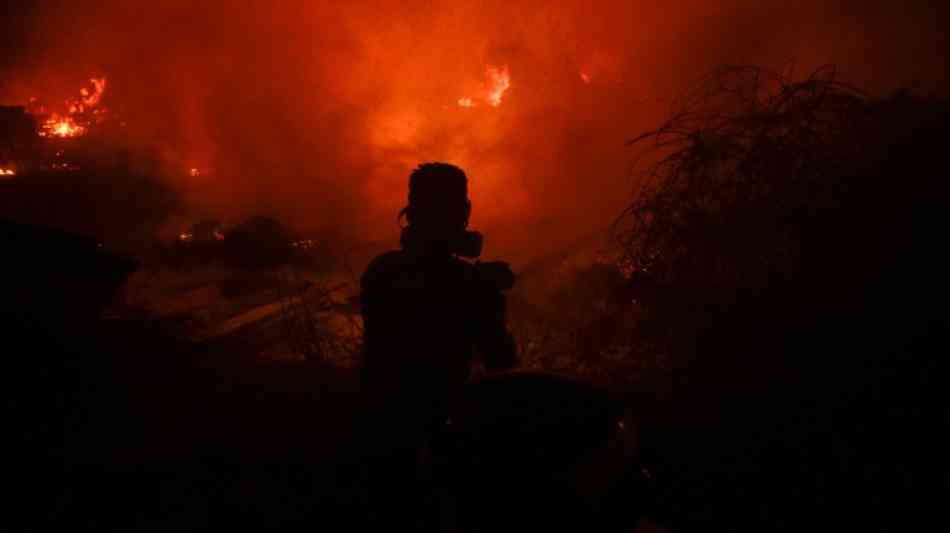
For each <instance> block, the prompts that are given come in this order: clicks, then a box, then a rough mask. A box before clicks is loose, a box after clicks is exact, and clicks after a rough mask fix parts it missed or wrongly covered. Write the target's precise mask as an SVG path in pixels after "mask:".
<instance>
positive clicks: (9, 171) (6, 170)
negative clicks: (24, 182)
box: [0, 168, 16, 176]
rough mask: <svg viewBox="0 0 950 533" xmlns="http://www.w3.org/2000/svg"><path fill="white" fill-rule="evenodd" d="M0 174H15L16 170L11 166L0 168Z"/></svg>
mask: <svg viewBox="0 0 950 533" xmlns="http://www.w3.org/2000/svg"><path fill="white" fill-rule="evenodd" d="M0 176H16V171H15V170H13V169H12V168H0Z"/></svg>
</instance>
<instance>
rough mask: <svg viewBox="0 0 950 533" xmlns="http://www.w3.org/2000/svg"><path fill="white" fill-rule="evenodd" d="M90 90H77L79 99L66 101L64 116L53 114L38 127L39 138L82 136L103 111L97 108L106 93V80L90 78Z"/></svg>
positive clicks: (33, 100)
mask: <svg viewBox="0 0 950 533" xmlns="http://www.w3.org/2000/svg"><path fill="white" fill-rule="evenodd" d="M89 81H90V83H92V89H91V90H90V89H89V88H87V87H83V88H82V89H80V90H79V97H78V98H72V99H70V100H67V101H66V109H67V110H68V111H67V113H66V114H65V115H60V114H59V113H53V114H51V115H50V116H49V118H48V119H46V121H44V122H43V124H42V126H41V127H40V136H41V137H59V138H61V139H70V138H74V137H80V136H82V135H84V134H85V133H86V132H87V131H88V129H89V126H90V125H91V124H92V123H93V121H94V120H95V118H96V117H98V116H100V115H101V113H103V112H104V111H105V110H103V109H100V108H99V107H98V106H99V104H100V102H101V101H102V96H103V94H105V92H106V87H107V81H106V78H92V79H90V80H89ZM30 101H31V104H34V105H35V103H36V99H35V98H34V99H31V100H30Z"/></svg>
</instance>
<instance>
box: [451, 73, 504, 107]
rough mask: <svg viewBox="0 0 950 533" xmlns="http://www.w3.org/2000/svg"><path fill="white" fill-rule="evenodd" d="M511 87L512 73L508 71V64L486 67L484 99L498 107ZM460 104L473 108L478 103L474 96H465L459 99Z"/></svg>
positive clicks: (460, 105)
mask: <svg viewBox="0 0 950 533" xmlns="http://www.w3.org/2000/svg"><path fill="white" fill-rule="evenodd" d="M509 88H511V75H510V74H509V72H508V65H503V66H500V67H496V66H494V65H488V66H487V67H485V90H484V93H483V94H482V96H481V99H482V100H484V101H485V102H486V103H487V104H488V105H490V106H492V107H498V106H500V105H501V101H502V99H503V98H504V96H505V92H506V91H507V90H508V89H509ZM458 105H459V107H465V108H472V107H475V105H476V104H475V99H474V98H471V97H468V96H465V97H462V98H459V99H458Z"/></svg>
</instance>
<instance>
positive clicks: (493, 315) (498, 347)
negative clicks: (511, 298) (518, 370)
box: [475, 291, 518, 371]
mask: <svg viewBox="0 0 950 533" xmlns="http://www.w3.org/2000/svg"><path fill="white" fill-rule="evenodd" d="M505 307H506V306H505V295H504V294H502V293H501V292H500V291H493V292H492V293H490V294H489V295H488V297H487V298H486V301H485V302H484V307H483V309H482V311H483V312H482V313H481V314H482V316H481V317H479V318H480V319H479V327H478V331H476V338H475V344H476V348H478V352H479V354H480V356H481V358H482V361H483V362H484V363H485V369H486V370H489V371H500V370H507V369H509V368H513V367H515V366H516V365H517V362H518V347H517V344H516V343H515V338H514V336H513V335H512V334H511V332H510V331H509V330H508V324H507V317H506V311H505Z"/></svg>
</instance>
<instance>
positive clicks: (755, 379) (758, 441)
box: [616, 67, 950, 531]
mask: <svg viewBox="0 0 950 533" xmlns="http://www.w3.org/2000/svg"><path fill="white" fill-rule="evenodd" d="M947 131H950V113H948V106H947V105H946V103H944V102H939V101H932V100H927V99H924V98H919V97H915V96H913V95H910V94H908V93H906V92H905V93H898V94H895V95H891V96H887V97H875V96H870V95H867V94H864V93H862V92H861V91H859V90H857V89H855V88H852V87H849V86H847V85H845V84H842V83H840V82H838V81H836V80H835V77H834V71H833V70H831V69H822V70H820V71H818V72H816V73H815V74H813V75H812V76H811V77H809V78H808V79H805V80H804V81H791V80H788V79H786V78H784V77H782V76H780V75H777V74H774V73H770V72H767V71H763V70H761V69H755V68H732V67H730V68H724V69H721V70H719V71H717V72H715V73H714V74H713V75H711V76H710V77H709V78H708V79H706V80H705V81H704V82H703V83H702V84H700V86H699V87H698V88H697V89H696V90H695V91H694V92H692V93H690V94H689V95H688V97H687V98H686V100H685V102H684V105H683V107H682V109H681V111H679V112H678V113H676V114H675V115H674V116H673V117H672V118H671V119H670V120H669V121H667V122H666V123H665V124H663V125H662V126H661V127H660V128H659V129H657V130H656V131H653V132H650V133H648V134H645V135H643V136H641V137H639V138H637V139H635V140H634V141H633V143H634V144H635V145H638V146H642V147H645V148H646V149H647V152H648V153H647V157H652V158H654V159H653V161H654V162H653V164H651V165H650V166H649V168H648V171H647V172H646V173H645V176H644V177H643V188H642V189H641V191H640V192H639V194H638V196H637V197H636V199H635V201H634V202H633V203H632V204H631V205H630V207H629V208H628V209H627V211H626V212H625V213H624V215H623V217H621V219H620V220H619V221H618V224H617V228H616V229H617V237H618V240H619V244H620V248H621V250H622V260H621V264H622V266H623V267H624V269H625V271H626V273H627V274H628V282H627V290H628V291H629V296H630V300H631V301H635V302H636V303H635V304H633V305H635V306H636V307H637V309H638V312H637V316H639V317H640V318H639V320H638V323H637V324H634V325H631V327H632V328H637V329H638V331H639V332H640V334H641V343H642V345H643V346H644V347H646V346H650V347H652V348H651V349H654V350H658V351H660V352H662V353H664V354H666V355H667V356H669V358H670V359H671V361H672V369H671V374H670V380H669V384H670V389H671V390H672V395H671V396H670V398H671V401H670V402H669V403H666V404H664V405H661V406H657V407H656V408H655V409H653V410H652V412H654V413H657V416H656V417H655V418H654V420H653V422H652V423H655V424H656V425H657V426H658V427H665V428H667V430H668V431H667V432H666V433H665V434H664V435H665V436H664V437H661V438H660V441H657V442H652V443H648V444H647V445H646V446H645V447H646V448H647V449H649V450H651V452H652V453H655V454H656V455H657V457H661V458H662V460H659V459H658V460H657V464H658V465H663V466H658V467H657V471H658V472H659V474H658V475H659V476H660V477H665V478H666V479H667V481H668V483H667V485H666V490H665V492H664V493H663V494H661V495H660V497H659V499H660V501H661V505H660V507H665V508H666V509H667V511H668V513H669V515H668V516H669V519H670V520H671V521H674V522H676V523H677V524H679V525H680V526H681V527H683V528H684V529H688V528H689V526H695V527H697V528H698V529H699V530H703V529H704V528H708V527H709V526H711V525H712V526H715V525H718V526H720V527H722V526H723V524H729V525H728V526H727V527H729V528H731V529H735V530H744V529H749V530H762V529H768V530H772V531H775V530H786V529H787V530H793V529H794V530H800V529H801V526H803V525H805V524H812V523H813V522H812V521H813V520H815V519H817V518H818V517H821V521H822V523H823V527H826V528H831V527H834V526H831V525H830V524H832V523H838V521H842V522H841V523H847V524H848V527H849V528H852V529H853V528H855V527H861V526H858V525H857V524H866V525H873V526H874V527H875V528H878V529H880V530H894V529H901V528H904V527H906V526H907V522H908V521H917V520H921V519H922V518H921V515H919V514H917V513H916V511H909V510H910V509H916V508H919V504H918V502H920V501H923V499H924V498H926V497H927V495H928V494H932V492H930V491H932V490H934V489H935V488H936V487H937V486H938V485H937V484H936V483H934V484H933V485H931V484H930V482H931V481H935V480H936V478H935V477H934V476H933V469H934V465H935V464H937V463H938V462H939V461H940V460H941V459H940V457H941V456H942V454H943V452H942V451H941V450H938V449H937V447H935V446H931V445H929V444H928V443H929V442H931V441H932V438H933V432H934V431H935V429H934V428H936V427H938V426H939V425H940V420H941V419H942V417H943V415H942V414H941V413H942V407H940V406H942V405H944V404H945V402H944V401H943V400H942V399H941V396H942V393H941V390H943V388H944V384H943V383H944V382H945V380H946V377H945V376H946V373H945V371H943V370H940V368H941V367H942V366H943V365H944V363H943V361H944V359H945V357H946V355H945V354H946V353H947V346H946V344H947V343H946V339H947V334H948V332H950V328H948V323H947V321H948V318H947V314H946V312H945V309H944V305H945V302H946V299H947V295H948V292H950V291H948V283H947V279H946V272H947V267H948V266H950V265H948V261H947V259H946V258H945V257H946V255H947V254H945V253H944V250H943V247H944V242H945V241H946V236H945V232H944V228H945V227H946V222H945V220H944V218H945V216H946V215H945V213H947V207H948V196H947V193H948V186H947V177H948V175H950V165H948V160H947V156H946V146H945V142H946V135H947V134H946V132H947ZM661 433H662V432H657V433H654V434H661ZM699 442H701V443H702V444H701V445H700V444H698V443H699ZM872 502H881V503H882V504H881V505H876V504H872ZM883 502H886V504H884V503H883ZM751 509H754V510H755V511H754V512H752V511H750V510H751Z"/></svg>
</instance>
